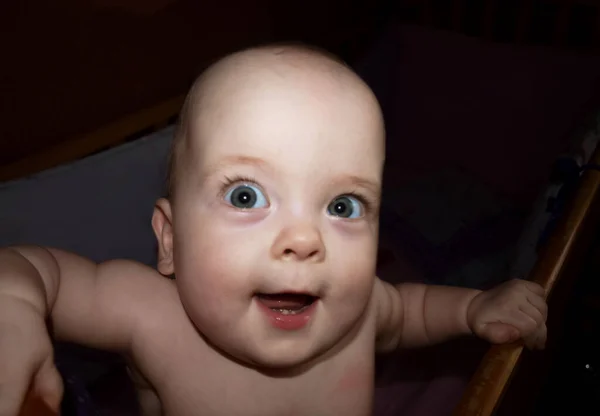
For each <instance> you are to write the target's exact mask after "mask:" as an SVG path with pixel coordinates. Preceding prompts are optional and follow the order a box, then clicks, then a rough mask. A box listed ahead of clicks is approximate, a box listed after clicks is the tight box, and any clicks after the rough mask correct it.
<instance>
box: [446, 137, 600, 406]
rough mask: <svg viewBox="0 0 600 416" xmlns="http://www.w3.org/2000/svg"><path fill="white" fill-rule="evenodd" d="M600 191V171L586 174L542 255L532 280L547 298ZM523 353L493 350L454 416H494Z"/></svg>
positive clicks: (597, 157) (510, 347)
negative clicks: (542, 288)
mask: <svg viewBox="0 0 600 416" xmlns="http://www.w3.org/2000/svg"><path fill="white" fill-rule="evenodd" d="M590 163H591V164H596V165H600V147H598V148H596V150H595V152H594V155H593V156H592V158H591V160H590ZM599 188H600V171H598V170H588V171H586V172H585V173H584V174H583V175H582V178H581V180H580V184H579V187H578V189H577V191H576V193H575V196H574V198H573V200H572V201H571V204H570V205H569V208H568V210H567V211H566V212H565V214H564V216H563V217H562V219H561V220H560V222H559V224H558V226H557V228H556V230H555V231H554V233H553V235H552V237H551V238H550V240H549V241H548V243H547V244H546V246H545V247H544V249H542V250H541V252H540V255H539V257H538V261H537V263H536V265H535V267H534V269H533V270H532V274H531V276H530V278H531V280H533V281H535V282H537V283H539V284H540V285H542V286H543V287H544V289H545V291H546V297H548V296H549V295H550V294H551V292H552V289H553V287H554V285H555V283H556V282H557V280H558V279H559V278H560V276H561V272H562V271H563V269H564V266H565V264H566V262H567V260H568V258H569V256H570V255H571V254H573V252H572V249H573V246H574V244H575V242H576V241H577V239H578V238H579V237H580V236H581V233H582V230H583V229H584V222H585V220H586V217H587V216H588V214H589V213H590V212H591V210H592V208H593V206H592V205H593V203H594V201H595V200H596V198H597V195H598V193H599V192H600V191H599ZM522 351H523V345H522V343H516V344H506V345H494V346H492V347H491V348H490V350H489V351H488V353H487V354H486V355H485V356H484V358H483V360H482V362H481V364H480V365H479V368H478V369H477V371H476V373H475V375H474V376H473V377H472V379H471V381H470V382H469V384H468V386H467V388H466V390H465V392H464V394H463V396H462V399H461V401H460V403H459V405H458V406H457V408H456V409H455V411H454V413H453V415H454V416H490V415H492V414H493V412H494V411H495V410H496V408H497V407H498V405H499V404H500V400H501V398H502V396H503V394H504V392H505V391H506V389H507V388H508V386H509V384H510V380H511V377H512V375H513V373H514V370H515V367H516V366H517V364H518V362H519V360H520V357H521V353H522Z"/></svg>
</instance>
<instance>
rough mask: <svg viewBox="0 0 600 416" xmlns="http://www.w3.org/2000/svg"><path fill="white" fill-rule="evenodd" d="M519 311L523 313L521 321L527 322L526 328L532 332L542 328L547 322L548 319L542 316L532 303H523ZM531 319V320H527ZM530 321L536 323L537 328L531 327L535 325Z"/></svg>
mask: <svg viewBox="0 0 600 416" xmlns="http://www.w3.org/2000/svg"><path fill="white" fill-rule="evenodd" d="M519 311H520V312H521V314H522V315H521V320H522V321H524V322H527V324H526V325H527V326H526V328H527V329H528V330H530V331H535V330H537V329H538V328H539V327H540V326H542V325H543V324H544V323H545V322H546V317H545V316H544V315H543V314H542V312H541V311H540V310H539V309H538V308H536V307H535V306H534V305H532V304H531V303H526V302H525V303H522V304H521V305H519ZM527 318H529V319H527ZM530 319H531V320H533V321H534V323H535V326H533V327H532V326H531V325H533V323H531V322H530Z"/></svg>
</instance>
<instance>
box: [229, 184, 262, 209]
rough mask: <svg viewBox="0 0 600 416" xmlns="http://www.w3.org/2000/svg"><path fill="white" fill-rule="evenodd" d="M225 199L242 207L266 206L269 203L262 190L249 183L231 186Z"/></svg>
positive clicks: (237, 206)
mask: <svg viewBox="0 0 600 416" xmlns="http://www.w3.org/2000/svg"><path fill="white" fill-rule="evenodd" d="M225 201H227V202H228V203H229V204H231V205H233V206H234V207H236V208H240V209H251V208H265V207H266V206H267V205H268V203H267V198H265V196H264V195H263V193H262V191H261V190H260V189H258V187H256V186H254V185H249V184H244V185H238V186H235V187H233V188H231V189H230V190H229V191H227V193H226V194H225Z"/></svg>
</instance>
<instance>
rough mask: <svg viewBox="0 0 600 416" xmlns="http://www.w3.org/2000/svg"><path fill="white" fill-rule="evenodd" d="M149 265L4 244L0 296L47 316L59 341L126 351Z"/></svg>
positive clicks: (0, 254) (0, 251) (1, 253)
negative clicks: (9, 298) (24, 303)
mask: <svg viewBox="0 0 600 416" xmlns="http://www.w3.org/2000/svg"><path fill="white" fill-rule="evenodd" d="M148 270H150V269H148ZM148 270H147V268H146V267H144V266H143V265H138V264H136V263H134V262H130V261H123V260H119V261H109V262H106V263H101V264H96V263H93V262H92V261H90V260H88V259H85V258H83V257H80V256H77V255H75V254H71V253H68V252H64V251H61V250H55V249H47V248H42V247H33V246H31V247H30V246H27V247H12V248H6V249H1V250H0V297H2V298H4V297H7V296H8V297H12V298H13V299H15V298H16V299H19V300H21V301H23V302H26V303H28V304H29V305H32V306H33V307H35V309H36V310H37V311H39V313H40V314H41V315H42V316H44V317H49V318H50V321H51V323H52V331H53V334H54V335H55V337H56V339H57V340H61V341H68V342H74V343H78V344H83V345H87V346H90V347H94V348H100V349H106V350H120V351H126V350H128V349H129V346H130V341H131V336H132V333H133V330H134V328H135V326H136V325H135V321H136V319H137V318H138V315H139V313H138V309H137V308H136V305H139V302H138V301H139V299H137V298H138V296H139V295H141V294H140V293H139V292H140V289H143V288H141V287H139V286H138V285H140V284H142V283H143V282H141V278H143V275H144V274H146V275H147V274H148V273H149V272H148Z"/></svg>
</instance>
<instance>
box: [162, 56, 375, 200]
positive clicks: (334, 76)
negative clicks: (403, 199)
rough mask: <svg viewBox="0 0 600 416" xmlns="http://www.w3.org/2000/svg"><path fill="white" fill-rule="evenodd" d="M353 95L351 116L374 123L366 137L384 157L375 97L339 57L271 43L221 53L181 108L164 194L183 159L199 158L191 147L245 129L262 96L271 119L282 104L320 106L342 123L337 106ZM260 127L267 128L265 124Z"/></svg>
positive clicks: (260, 111)
mask: <svg viewBox="0 0 600 416" xmlns="http://www.w3.org/2000/svg"><path fill="white" fill-rule="evenodd" d="M333 97H337V98H336V99H335V100H334V99H333ZM351 102H352V103H355V104H356V105H354V107H353V108H352V109H351V112H352V111H354V112H355V113H356V114H355V117H363V118H365V119H368V122H369V123H370V126H371V127H372V129H374V131H373V132H372V133H371V134H367V133H365V137H364V139H365V140H370V141H371V143H370V145H372V146H374V147H376V148H378V149H379V152H380V153H381V158H382V160H383V153H384V148H383V146H384V140H383V138H384V133H383V121H382V117H381V112H380V109H379V105H378V103H377V100H376V98H375V96H374V95H373V93H372V91H371V90H370V88H369V87H368V86H367V85H366V84H365V83H364V82H363V81H362V80H361V79H360V77H358V76H357V75H356V74H355V73H354V72H353V71H352V70H351V69H350V68H349V67H348V66H347V65H346V64H345V63H344V62H342V61H341V60H339V59H338V58H337V57H335V56H333V55H331V54H329V53H327V52H325V51H321V50H319V49H316V48H312V47H308V46H303V45H271V46H264V47H258V48H252V49H247V50H243V51H240V52H237V53H234V54H231V55H229V56H226V57H224V58H222V59H220V60H219V61H217V62H216V63H214V64H213V65H211V66H210V67H209V68H207V69H206V70H205V71H204V72H203V73H202V74H201V75H200V76H199V77H198V79H197V80H196V81H195V83H194V85H193V86H192V88H191V89H190V91H189V93H188V96H187V98H186V101H185V104H184V106H183V109H182V111H181V114H180V120H179V125H178V128H177V131H176V134H175V137H174V140H173V149H172V155H171V163H170V171H169V194H171V195H172V194H173V193H174V192H175V190H176V188H177V186H176V182H178V181H179V179H180V178H181V176H182V172H183V171H184V170H185V165H186V164H188V163H190V162H192V163H198V160H194V157H193V155H194V154H196V155H197V154H202V153H203V152H204V151H205V149H206V146H208V145H210V143H211V141H212V140H218V138H219V137H222V136H223V134H217V133H215V132H224V131H227V132H229V134H232V132H234V131H235V130H236V129H238V128H239V129H247V128H248V124H249V123H248V122H247V121H248V120H247V119H248V118H250V117H251V116H254V120H256V119H257V118H265V112H266V111H265V105H266V103H269V105H271V109H270V110H268V114H267V115H268V116H269V117H268V118H270V119H271V120H270V121H271V122H275V120H276V119H277V120H281V118H282V117H283V109H284V108H286V109H288V110H291V112H292V113H298V114H299V113H301V112H303V111H304V112H313V111H314V110H315V109H316V108H317V109H319V111H318V112H316V114H322V115H324V116H325V117H330V118H331V122H336V121H337V122H338V123H340V125H341V126H342V127H343V125H344V124H346V121H345V120H343V118H344V117H348V114H345V115H342V114H340V112H339V111H336V107H338V108H339V107H340V106H341V105H346V106H348V105H347V104H348V103H351ZM336 104H338V105H336ZM278 109H281V110H282V111H281V112H279V111H278ZM355 117H353V118H355ZM307 119H308V118H307ZM244 121H246V122H244ZM269 124H272V123H269ZM275 124H276V123H275ZM262 127H263V128H265V130H268V129H269V126H268V125H265V124H263V125H262ZM290 127H291V124H290ZM234 133H235V132H234ZM315 133H317V132H315Z"/></svg>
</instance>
